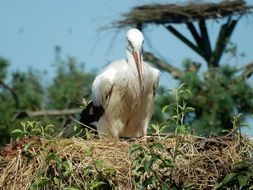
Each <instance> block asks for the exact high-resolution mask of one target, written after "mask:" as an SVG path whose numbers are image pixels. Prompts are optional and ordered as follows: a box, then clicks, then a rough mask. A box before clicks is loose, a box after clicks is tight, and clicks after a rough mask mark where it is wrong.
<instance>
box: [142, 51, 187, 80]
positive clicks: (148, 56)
mask: <svg viewBox="0 0 253 190" xmlns="http://www.w3.org/2000/svg"><path fill="white" fill-rule="evenodd" d="M144 60H146V61H148V62H150V63H151V64H153V65H155V66H156V67H157V68H158V69H160V70H163V71H166V72H168V73H170V74H171V75H172V77H173V78H175V79H178V78H182V77H183V75H184V74H183V71H181V70H180V69H178V68H176V67H174V66H172V65H171V64H169V63H167V62H165V61H162V60H160V59H158V58H157V57H155V56H154V55H153V54H152V53H150V52H146V53H144Z"/></svg>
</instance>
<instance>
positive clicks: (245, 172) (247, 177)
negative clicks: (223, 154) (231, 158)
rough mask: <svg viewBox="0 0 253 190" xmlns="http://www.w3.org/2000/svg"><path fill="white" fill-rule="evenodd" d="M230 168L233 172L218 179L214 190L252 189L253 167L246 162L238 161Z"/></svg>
mask: <svg viewBox="0 0 253 190" xmlns="http://www.w3.org/2000/svg"><path fill="white" fill-rule="evenodd" d="M232 167H233V170H234V172H233V173H229V174H227V175H225V176H224V177H223V178H222V179H220V180H219V182H217V183H216V185H215V187H214V189H215V190H218V189H223V188H233V189H235V188H236V189H253V185H252V184H253V165H252V164H251V163H249V162H246V161H238V162H236V163H234V164H233V166H232Z"/></svg>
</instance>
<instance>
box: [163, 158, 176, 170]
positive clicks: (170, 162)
mask: <svg viewBox="0 0 253 190" xmlns="http://www.w3.org/2000/svg"><path fill="white" fill-rule="evenodd" d="M162 161H163V162H162V163H161V164H160V167H161V168H166V167H169V168H174V167H175V165H174V164H173V163H172V161H171V160H169V159H164V160H162Z"/></svg>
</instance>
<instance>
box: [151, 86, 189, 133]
mask: <svg viewBox="0 0 253 190" xmlns="http://www.w3.org/2000/svg"><path fill="white" fill-rule="evenodd" d="M168 92H169V97H170V100H171V101H172V102H171V104H168V105H165V106H163V107H162V109H161V111H162V113H163V115H165V118H166V119H164V120H165V121H164V122H162V123H160V124H156V125H155V124H151V126H150V127H151V130H152V132H155V134H157V135H159V134H160V133H166V132H175V134H186V133H188V132H189V131H188V128H189V126H188V125H187V123H186V122H185V117H186V116H187V115H188V114H191V113H192V112H194V108H193V107H189V106H187V105H186V102H185V100H184V97H185V96H189V95H190V94H191V92H190V91H189V90H188V89H186V88H185V85H184V84H181V85H180V86H178V87H177V88H175V89H172V90H169V91H168Z"/></svg>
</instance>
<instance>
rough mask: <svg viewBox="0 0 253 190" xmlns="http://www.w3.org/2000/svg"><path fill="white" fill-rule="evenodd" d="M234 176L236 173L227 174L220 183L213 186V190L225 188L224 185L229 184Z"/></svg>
mask: <svg viewBox="0 0 253 190" xmlns="http://www.w3.org/2000/svg"><path fill="white" fill-rule="evenodd" d="M236 175H237V174H236V173H230V174H227V175H226V176H225V177H224V178H223V180H222V181H221V182H220V183H218V184H216V185H215V186H214V190H217V189H221V188H223V187H225V185H227V184H228V183H230V182H231V181H232V180H233V179H234V178H235V177H236Z"/></svg>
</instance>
